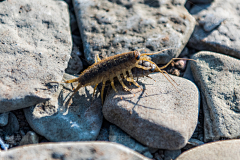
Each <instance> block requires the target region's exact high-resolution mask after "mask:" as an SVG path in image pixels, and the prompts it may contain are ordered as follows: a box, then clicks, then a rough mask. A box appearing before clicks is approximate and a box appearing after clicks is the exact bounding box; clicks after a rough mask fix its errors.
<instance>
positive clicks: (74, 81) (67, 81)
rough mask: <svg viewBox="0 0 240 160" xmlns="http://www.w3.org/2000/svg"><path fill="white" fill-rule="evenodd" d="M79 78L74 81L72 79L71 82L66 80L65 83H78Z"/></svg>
mask: <svg viewBox="0 0 240 160" xmlns="http://www.w3.org/2000/svg"><path fill="white" fill-rule="evenodd" d="M77 81H78V78H74V79H70V80H66V81H64V83H73V82H77Z"/></svg>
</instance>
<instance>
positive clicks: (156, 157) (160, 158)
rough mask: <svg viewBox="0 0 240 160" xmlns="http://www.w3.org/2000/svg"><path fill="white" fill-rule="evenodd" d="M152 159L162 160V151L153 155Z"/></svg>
mask: <svg viewBox="0 0 240 160" xmlns="http://www.w3.org/2000/svg"><path fill="white" fill-rule="evenodd" d="M154 158H155V159H156V160H163V158H164V150H158V152H156V153H155V154H154Z"/></svg>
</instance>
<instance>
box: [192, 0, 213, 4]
mask: <svg viewBox="0 0 240 160" xmlns="http://www.w3.org/2000/svg"><path fill="white" fill-rule="evenodd" d="M188 1H189V2H191V3H200V4H201V3H202V4H204V3H211V2H212V1H213V0H188Z"/></svg>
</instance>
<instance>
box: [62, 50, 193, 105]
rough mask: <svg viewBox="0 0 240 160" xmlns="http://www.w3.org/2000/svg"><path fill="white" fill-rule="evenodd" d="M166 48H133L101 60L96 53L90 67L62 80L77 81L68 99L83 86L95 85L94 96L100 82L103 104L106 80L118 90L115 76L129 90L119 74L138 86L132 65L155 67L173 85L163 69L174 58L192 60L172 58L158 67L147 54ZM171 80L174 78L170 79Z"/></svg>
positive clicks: (146, 68)
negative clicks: (146, 51) (149, 51)
mask: <svg viewBox="0 0 240 160" xmlns="http://www.w3.org/2000/svg"><path fill="white" fill-rule="evenodd" d="M166 50H168V49H164V50H161V51H159V52H156V53H142V54H141V53H140V51H139V50H135V51H130V52H126V53H121V54H117V55H114V56H110V57H108V58H105V59H102V60H101V59H100V58H99V56H98V55H97V56H96V58H95V63H94V64H93V65H91V66H90V67H88V68H87V69H85V70H84V71H83V72H82V73H81V74H80V75H79V77H78V78H74V79H71V80H66V81H65V82H63V83H73V82H78V86H77V87H76V89H74V93H73V94H72V95H71V97H70V98H69V100H71V99H72V97H73V96H74V94H75V93H77V91H78V90H79V89H80V88H81V87H85V86H92V85H95V87H94V90H93V96H94V93H95V91H96V88H97V86H98V84H99V83H101V82H102V90H101V100H102V104H103V93H104V88H105V84H106V81H108V80H110V82H111V86H112V88H113V89H114V91H115V92H116V93H117V92H118V91H117V89H116V88H115V86H114V80H113V79H114V78H115V77H117V79H118V81H119V82H120V84H121V85H122V87H123V88H124V90H126V91H130V89H129V88H128V87H127V86H126V85H125V84H124V83H123V79H122V76H121V75H123V78H124V79H126V80H127V81H128V82H132V83H133V84H134V85H135V86H137V87H140V86H139V84H138V83H137V82H136V81H134V79H133V74H132V71H131V69H132V68H134V67H137V68H141V69H143V70H151V71H152V72H153V71H154V70H155V69H156V70H157V71H159V72H161V73H162V74H163V75H164V77H165V78H166V79H167V80H168V81H169V82H170V83H171V84H172V85H173V83H172V82H171V81H170V80H169V78H171V77H170V76H169V75H168V73H167V72H166V71H165V70H163V69H164V68H166V67H167V66H168V65H169V64H171V63H172V62H173V61H174V60H179V59H185V60H192V59H186V58H172V59H171V60H170V61H169V62H168V63H167V64H166V65H164V66H162V67H158V66H157V65H156V64H155V63H154V62H153V61H151V58H150V57H149V55H154V54H159V53H161V52H163V51H166ZM140 61H147V62H150V63H151V64H153V65H155V67H156V68H155V67H154V68H152V67H145V66H142V65H140V64H139V62H140ZM193 61H195V60H193ZM127 72H128V76H127ZM164 73H166V75H168V77H169V78H168V77H167V76H166V75H165V74H164ZM171 79H172V78H171ZM172 81H174V80H173V79H172ZM174 82H175V81H174ZM175 83H176V82H175ZM176 84H177V83H176ZM173 86H174V85H173ZM174 87H175V86H174ZM175 88H176V87H175ZM176 89H177V88H176Z"/></svg>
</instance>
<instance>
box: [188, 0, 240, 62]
mask: <svg viewBox="0 0 240 160" xmlns="http://www.w3.org/2000/svg"><path fill="white" fill-rule="evenodd" d="M239 7H240V6H239V3H236V1H235V0H229V1H227V2H226V1H225V0H215V1H214V2H213V3H211V4H205V5H195V6H194V7H193V8H192V9H191V10H190V13H191V14H193V16H194V17H195V18H196V20H197V22H198V25H196V27H195V30H194V32H193V34H192V36H191V38H190V40H189V42H188V45H189V46H190V47H192V48H195V49H198V50H208V51H214V52H218V53H223V54H227V55H230V56H233V57H237V58H240V46H239V43H240V30H239V26H240V19H239V14H240V10H239Z"/></svg>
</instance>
